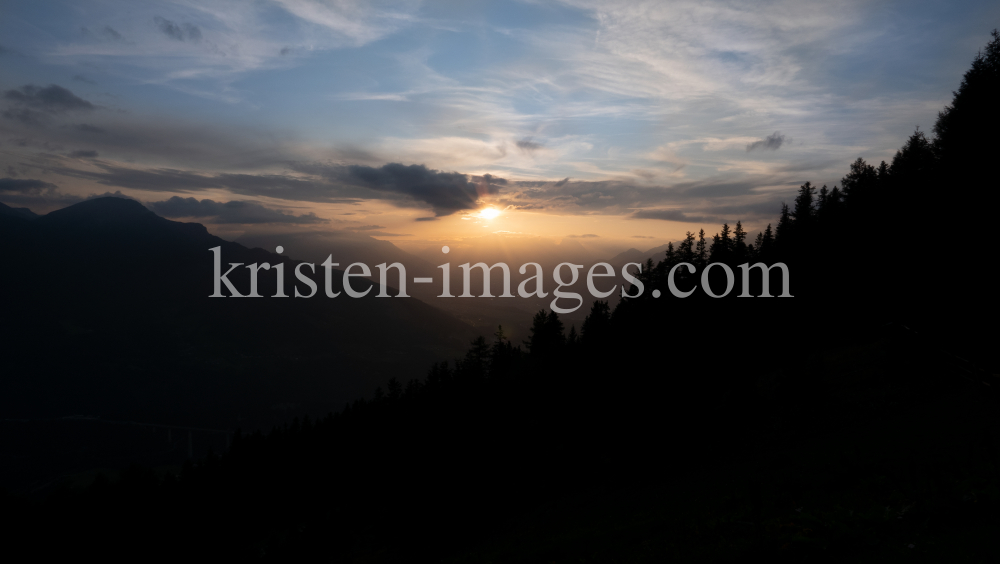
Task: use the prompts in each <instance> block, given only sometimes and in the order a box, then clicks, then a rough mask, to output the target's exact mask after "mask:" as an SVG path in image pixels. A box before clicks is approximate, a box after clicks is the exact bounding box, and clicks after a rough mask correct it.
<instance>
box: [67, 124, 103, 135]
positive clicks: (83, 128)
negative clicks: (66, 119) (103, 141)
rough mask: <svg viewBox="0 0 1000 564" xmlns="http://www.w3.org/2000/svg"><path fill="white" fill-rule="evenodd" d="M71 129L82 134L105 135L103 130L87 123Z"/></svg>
mask: <svg viewBox="0 0 1000 564" xmlns="http://www.w3.org/2000/svg"><path fill="white" fill-rule="evenodd" d="M72 127H73V129H75V130H77V131H81V132H83V133H107V131H106V130H105V129H104V128H101V127H97V126H96V125H90V124H89V123H78V124H76V125H74V126H72Z"/></svg>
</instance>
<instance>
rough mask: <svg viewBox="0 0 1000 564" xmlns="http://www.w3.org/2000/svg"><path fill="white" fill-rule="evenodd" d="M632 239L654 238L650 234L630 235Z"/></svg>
mask: <svg viewBox="0 0 1000 564" xmlns="http://www.w3.org/2000/svg"><path fill="white" fill-rule="evenodd" d="M632 238H633V239H655V238H656V237H653V236H652V235H632Z"/></svg>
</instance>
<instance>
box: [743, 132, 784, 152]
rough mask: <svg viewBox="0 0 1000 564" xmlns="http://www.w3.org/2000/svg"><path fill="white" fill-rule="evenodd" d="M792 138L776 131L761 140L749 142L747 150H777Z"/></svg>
mask: <svg viewBox="0 0 1000 564" xmlns="http://www.w3.org/2000/svg"><path fill="white" fill-rule="evenodd" d="M789 141H791V139H788V138H786V137H785V136H784V135H782V134H781V133H779V132H777V131H775V132H774V133H773V134H771V135H768V136H767V137H765V138H763V139H761V140H760V141H754V142H753V143H747V152H748V153H749V152H750V151H756V150H757V149H766V150H768V151H777V150H778V149H780V148H781V146H782V145H783V144H785V143H787V142H789Z"/></svg>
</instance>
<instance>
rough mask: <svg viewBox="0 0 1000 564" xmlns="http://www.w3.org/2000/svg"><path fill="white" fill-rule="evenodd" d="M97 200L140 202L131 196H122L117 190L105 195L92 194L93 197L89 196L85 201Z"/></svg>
mask: <svg viewBox="0 0 1000 564" xmlns="http://www.w3.org/2000/svg"><path fill="white" fill-rule="evenodd" d="M95 198H121V199H123V200H133V201H136V202H138V201H139V200H137V199H135V198H133V197H132V196H129V195H128V194H122V193H121V190H115V191H114V192H105V193H103V194H91V195H89V196H87V197H86V198H84V199H86V200H93V199H95Z"/></svg>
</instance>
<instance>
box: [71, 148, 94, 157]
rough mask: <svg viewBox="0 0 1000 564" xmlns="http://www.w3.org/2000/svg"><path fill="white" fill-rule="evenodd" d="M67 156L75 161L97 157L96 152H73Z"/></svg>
mask: <svg viewBox="0 0 1000 564" xmlns="http://www.w3.org/2000/svg"><path fill="white" fill-rule="evenodd" d="M69 156H71V157H73V158H77V159H96V158H97V157H98V154H97V151H86V150H81V151H73V152H72V153H70V154H69Z"/></svg>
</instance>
